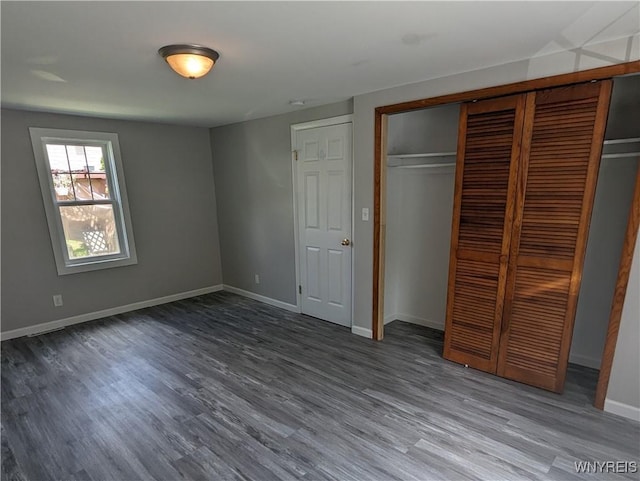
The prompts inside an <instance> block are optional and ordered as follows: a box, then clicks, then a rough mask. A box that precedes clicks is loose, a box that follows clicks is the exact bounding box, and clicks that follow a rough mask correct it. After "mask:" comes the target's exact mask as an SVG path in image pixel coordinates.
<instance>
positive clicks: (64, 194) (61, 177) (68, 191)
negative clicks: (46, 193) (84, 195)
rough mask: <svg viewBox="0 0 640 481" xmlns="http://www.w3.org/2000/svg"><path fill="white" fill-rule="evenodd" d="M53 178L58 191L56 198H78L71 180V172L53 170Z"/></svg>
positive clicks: (54, 186) (56, 191) (55, 188)
mask: <svg viewBox="0 0 640 481" xmlns="http://www.w3.org/2000/svg"><path fill="white" fill-rule="evenodd" d="M51 178H52V179H53V189H54V190H55V193H56V200H76V197H75V195H74V191H73V185H72V182H71V174H60V173H53V171H52V172H51Z"/></svg>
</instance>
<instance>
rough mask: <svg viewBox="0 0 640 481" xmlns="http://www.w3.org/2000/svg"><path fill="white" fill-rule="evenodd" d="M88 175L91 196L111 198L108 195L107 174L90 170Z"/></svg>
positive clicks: (97, 198) (98, 198) (96, 198)
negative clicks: (91, 191)
mask: <svg viewBox="0 0 640 481" xmlns="http://www.w3.org/2000/svg"><path fill="white" fill-rule="evenodd" d="M90 177H91V189H92V190H93V198H94V199H95V200H104V199H111V195H109V184H108V183H107V174H106V173H94V172H91V174H90Z"/></svg>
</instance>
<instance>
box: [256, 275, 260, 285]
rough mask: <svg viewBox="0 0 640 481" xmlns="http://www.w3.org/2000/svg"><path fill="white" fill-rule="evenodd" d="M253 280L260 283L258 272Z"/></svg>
mask: <svg viewBox="0 0 640 481" xmlns="http://www.w3.org/2000/svg"><path fill="white" fill-rule="evenodd" d="M255 280H256V284H260V276H259V275H258V274H256V277H255Z"/></svg>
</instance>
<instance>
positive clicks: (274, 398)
mask: <svg viewBox="0 0 640 481" xmlns="http://www.w3.org/2000/svg"><path fill="white" fill-rule="evenodd" d="M385 334H386V338H385V340H384V341H383V342H381V343H376V342H374V341H371V340H368V339H364V338H361V337H357V336H354V335H352V334H351V333H350V332H349V330H348V329H345V328H342V327H339V326H335V325H332V324H329V323H325V322H322V321H319V320H316V319H312V318H310V317H307V316H302V315H298V314H294V313H290V312H287V311H283V310H280V309H276V308H273V307H271V306H268V305H265V304H261V303H259V302H256V301H252V300H249V299H245V298H242V297H239V296H236V295H233V294H229V293H224V292H220V293H215V294H210V295H206V296H201V297H197V298H193V299H189V300H185V301H179V302H175V303H172V304H166V305H163V306H157V307H153V308H148V309H143V310H140V311H136V312H133V313H127V314H122V315H119V316H114V317H111V318H107V319H104V320H100V321H95V322H92V323H87V324H84V325H78V326H74V327H70V328H67V329H66V330H64V331H59V332H53V333H49V334H45V335H41V336H39V337H34V338H21V339H14V340H11V341H6V342H4V343H2V479H3V480H32V481H45V480H68V481H80V480H82V481H86V480H94V481H98V480H116V481H126V480H182V479H188V480H260V481H263V480H265V481H266V480H294V479H300V480H317V481H326V480H339V481H365V480H381V481H382V480H384V481H393V480H403V481H404V480H431V479H434V480H435V479H442V480H467V479H469V480H478V479H487V480H499V479H506V480H514V479H525V480H535V479H562V480H574V479H591V480H600V479H612V480H616V479H638V473H627V474H611V473H609V474H577V473H576V472H575V465H574V463H575V462H576V461H610V460H611V461H635V462H638V461H640V459H639V458H640V425H639V424H637V423H633V422H631V421H628V420H625V419H623V418H619V417H617V416H614V415H610V414H607V413H603V412H601V411H598V410H596V409H595V408H593V407H591V405H590V403H591V401H592V399H591V397H592V394H593V389H594V386H595V374H594V372H590V371H589V370H584V369H577V368H572V370H571V372H570V373H569V376H568V385H567V390H566V393H565V394H564V395H562V396H558V395H556V394H552V393H548V392H545V391H541V390H538V389H535V388H531V387H528V386H524V385H522V384H518V383H515V382H511V381H508V380H504V379H500V378H498V377H495V376H491V375H488V374H485V373H482V372H479V371H474V370H471V369H465V368H464V367H463V366H459V365H457V364H453V363H450V362H448V361H445V360H443V359H442V357H441V352H442V340H441V337H439V335H438V334H439V333H436V332H435V331H430V330H428V329H425V328H421V327H418V326H412V325H409V324H405V323H401V322H398V321H396V322H393V323H391V324H389V325H388V326H387V327H386V328H385Z"/></svg>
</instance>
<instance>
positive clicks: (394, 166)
mask: <svg viewBox="0 0 640 481" xmlns="http://www.w3.org/2000/svg"><path fill="white" fill-rule="evenodd" d="M455 166H456V164H454V163H453V162H446V163H441V164H413V165H389V166H387V167H388V168H390V169H427V168H432V167H455Z"/></svg>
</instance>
